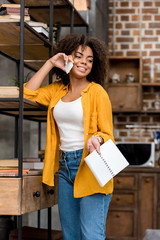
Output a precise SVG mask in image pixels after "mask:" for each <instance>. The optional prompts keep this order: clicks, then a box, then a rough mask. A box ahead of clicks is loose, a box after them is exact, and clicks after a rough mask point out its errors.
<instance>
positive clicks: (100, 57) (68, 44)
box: [53, 34, 108, 85]
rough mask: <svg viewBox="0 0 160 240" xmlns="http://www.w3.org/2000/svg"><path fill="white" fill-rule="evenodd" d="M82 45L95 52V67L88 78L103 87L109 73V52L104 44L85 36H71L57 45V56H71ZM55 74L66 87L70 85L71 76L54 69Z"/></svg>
mask: <svg viewBox="0 0 160 240" xmlns="http://www.w3.org/2000/svg"><path fill="white" fill-rule="evenodd" d="M80 45H82V47H84V48H85V46H88V47H90V48H91V49H92V51H93V66H92V70H91V72H90V74H89V75H88V76H87V80H88V81H89V82H92V81H93V82H96V83H99V84H101V85H102V84H103V83H104V80H105V78H106V76H107V73H108V63H107V55H108V52H107V48H106V46H105V43H104V42H102V41H100V40H99V39H97V38H95V37H90V36H87V35H84V34H69V35H67V36H66V37H64V38H63V39H62V40H60V41H59V42H58V43H57V45H56V53H55V54H57V53H60V52H62V53H65V54H66V55H70V54H71V53H72V52H73V51H76V50H77V49H78V47H79V46H80ZM53 72H54V73H55V74H56V76H57V78H58V79H59V78H60V79H62V81H63V83H64V84H65V85H67V84H68V83H69V75H68V74H66V73H65V72H64V71H63V70H61V69H59V68H57V67H54V68H53Z"/></svg>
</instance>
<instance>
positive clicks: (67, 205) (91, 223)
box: [58, 149, 111, 240]
mask: <svg viewBox="0 0 160 240" xmlns="http://www.w3.org/2000/svg"><path fill="white" fill-rule="evenodd" d="M82 153H83V149H81V150H77V151H74V152H62V155H61V159H60V169H59V188H58V208H59V215H60V221H61V225H62V232H63V240H105V226H106V218H107V212H108V207H109V203H110V199H111V194H109V195H105V194H101V193H97V194H93V195H91V196H86V197H82V198H74V196H73V186H74V179H75V176H76V173H77V170H78V167H79V164H80V162H81V158H82Z"/></svg>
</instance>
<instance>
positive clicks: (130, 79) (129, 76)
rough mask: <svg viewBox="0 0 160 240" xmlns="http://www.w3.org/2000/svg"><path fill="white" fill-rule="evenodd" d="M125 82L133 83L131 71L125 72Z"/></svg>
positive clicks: (133, 78)
mask: <svg viewBox="0 0 160 240" xmlns="http://www.w3.org/2000/svg"><path fill="white" fill-rule="evenodd" d="M126 82H128V83H133V82H135V77H134V74H132V73H129V74H127V75H126Z"/></svg>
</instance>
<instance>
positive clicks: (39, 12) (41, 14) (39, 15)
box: [10, 0, 88, 27]
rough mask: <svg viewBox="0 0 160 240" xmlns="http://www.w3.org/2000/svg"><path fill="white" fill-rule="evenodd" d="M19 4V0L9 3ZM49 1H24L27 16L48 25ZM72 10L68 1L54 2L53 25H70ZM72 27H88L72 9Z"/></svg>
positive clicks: (58, 0) (59, 0)
mask: <svg viewBox="0 0 160 240" xmlns="http://www.w3.org/2000/svg"><path fill="white" fill-rule="evenodd" d="M10 2H14V3H20V2H21V1H20V0H14V1H10ZM49 2H50V1H49V0H41V1H35V0H25V6H26V7H28V8H29V14H30V16H31V18H32V19H33V20H34V21H37V22H45V23H47V24H48V25H49V16H50V15H49ZM73 8H74V6H73V5H72V3H71V2H70V1H69V0H54V12H53V24H55V23H57V22H60V23H61V25H62V26H64V27H65V26H70V25H71V11H72V9H73ZM73 17H74V22H73V24H74V26H79V27H81V26H83V27H84V26H85V27H88V24H87V22H86V21H85V20H84V19H83V17H82V16H81V15H80V13H79V12H78V11H77V10H76V9H75V8H74V16H73Z"/></svg>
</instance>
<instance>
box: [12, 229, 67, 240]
mask: <svg viewBox="0 0 160 240" xmlns="http://www.w3.org/2000/svg"><path fill="white" fill-rule="evenodd" d="M51 236H52V240H63V236H62V232H61V231H57V230H52V231H51ZM47 239H48V230H47V229H42V228H33V227H23V228H22V240H47ZM9 240H18V230H17V229H14V230H12V231H11V233H10V235H9Z"/></svg>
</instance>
